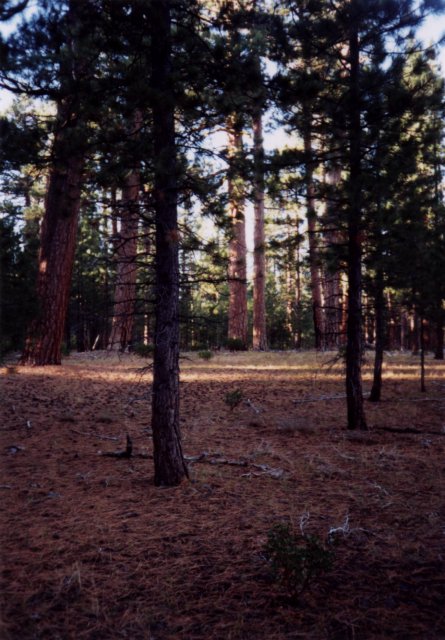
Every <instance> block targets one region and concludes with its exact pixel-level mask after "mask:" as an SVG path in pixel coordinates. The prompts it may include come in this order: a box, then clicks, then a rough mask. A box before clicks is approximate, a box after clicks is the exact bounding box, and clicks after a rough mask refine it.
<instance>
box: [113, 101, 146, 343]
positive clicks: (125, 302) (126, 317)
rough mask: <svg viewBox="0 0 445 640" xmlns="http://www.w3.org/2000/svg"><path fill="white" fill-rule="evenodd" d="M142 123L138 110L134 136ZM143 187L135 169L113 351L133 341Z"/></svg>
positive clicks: (129, 181) (128, 193)
mask: <svg viewBox="0 0 445 640" xmlns="http://www.w3.org/2000/svg"><path fill="white" fill-rule="evenodd" d="M141 126H142V114H141V112H140V111H139V110H136V112H135V116H134V126H133V131H132V132H131V134H130V137H131V138H133V139H136V138H137V136H138V135H139V131H140V129H141ZM139 190H140V175H139V170H138V169H137V168H133V170H132V171H131V172H130V174H129V175H128V176H127V178H126V180H125V185H124V188H123V191H122V205H121V206H122V214H121V229H120V233H119V235H118V240H117V243H118V244H117V273H116V285H115V290H114V309H113V322H112V325H111V333H110V338H109V342H108V349H109V350H115V351H116V350H120V351H125V350H126V349H127V347H128V346H129V345H130V344H131V336H132V331H133V323H134V307H135V302H136V278H137V269H138V267H137V244H138V225H139Z"/></svg>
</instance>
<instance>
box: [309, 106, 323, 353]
mask: <svg viewBox="0 0 445 640" xmlns="http://www.w3.org/2000/svg"><path fill="white" fill-rule="evenodd" d="M311 128H312V124H311V116H310V114H309V113H308V108H307V107H306V106H305V133H304V153H305V156H306V168H305V182H306V215H307V228H308V236H309V269H310V276H311V293H312V318H313V323H314V335H315V348H316V349H321V348H322V346H323V342H322V339H323V333H324V328H323V309H322V307H323V302H322V292H321V277H320V276H321V274H320V265H319V255H318V241H317V213H316V210H315V189H314V180H313V173H314V172H313V166H312V135H311Z"/></svg>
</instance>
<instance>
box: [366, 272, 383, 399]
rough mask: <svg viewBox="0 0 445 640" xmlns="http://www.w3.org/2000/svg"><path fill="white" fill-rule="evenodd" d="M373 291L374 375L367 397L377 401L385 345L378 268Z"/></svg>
mask: <svg viewBox="0 0 445 640" xmlns="http://www.w3.org/2000/svg"><path fill="white" fill-rule="evenodd" d="M375 286H376V292H375V301H374V309H375V354H374V377H373V381H372V388H371V393H370V395H369V399H370V401H371V402H379V401H380V397H381V393H382V371H383V353H384V347H385V296H384V291H383V286H384V285H383V273H382V270H381V269H378V271H377V274H376V282H375Z"/></svg>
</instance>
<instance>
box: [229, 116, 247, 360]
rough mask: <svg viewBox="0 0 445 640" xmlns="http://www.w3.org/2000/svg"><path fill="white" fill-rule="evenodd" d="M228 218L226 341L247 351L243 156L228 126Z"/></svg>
mask: <svg viewBox="0 0 445 640" xmlns="http://www.w3.org/2000/svg"><path fill="white" fill-rule="evenodd" d="M228 152H229V163H230V166H229V176H228V196H229V216H230V221H231V224H232V228H231V237H230V240H229V268H228V277H229V313H228V315H229V327H228V338H229V340H238V341H239V342H240V343H241V344H242V346H243V347H244V348H247V269H246V253H247V249H246V221H245V217H244V184H243V180H242V177H241V176H240V174H239V170H238V166H239V162H240V158H241V155H242V152H243V139H242V132H241V129H240V127H238V126H237V125H236V124H235V125H232V124H231V123H230V124H229V149H228Z"/></svg>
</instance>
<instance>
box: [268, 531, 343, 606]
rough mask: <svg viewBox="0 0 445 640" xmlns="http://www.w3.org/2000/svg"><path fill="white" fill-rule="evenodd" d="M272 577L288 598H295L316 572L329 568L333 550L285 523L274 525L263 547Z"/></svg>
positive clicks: (315, 538) (314, 537)
mask: <svg viewBox="0 0 445 640" xmlns="http://www.w3.org/2000/svg"><path fill="white" fill-rule="evenodd" d="M264 551H265V553H266V556H267V558H268V559H269V561H270V563H271V566H272V571H273V573H274V576H275V578H276V580H278V582H280V584H282V585H283V586H284V587H285V588H286V590H287V592H288V593H289V595H290V597H291V598H297V597H298V595H299V594H301V593H302V592H303V591H304V589H306V587H307V586H308V585H309V584H310V582H312V581H313V579H314V578H316V577H317V576H318V575H320V574H322V573H324V572H325V571H329V569H331V567H332V563H333V560H334V556H333V552H332V551H330V550H328V549H326V548H325V546H324V545H323V543H322V542H321V540H320V539H319V538H317V537H316V536H311V535H306V534H297V533H295V531H293V530H292V528H291V527H290V525H288V524H277V525H275V526H274V527H273V528H272V529H270V531H269V532H268V536H267V543H266V545H265V547H264Z"/></svg>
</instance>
